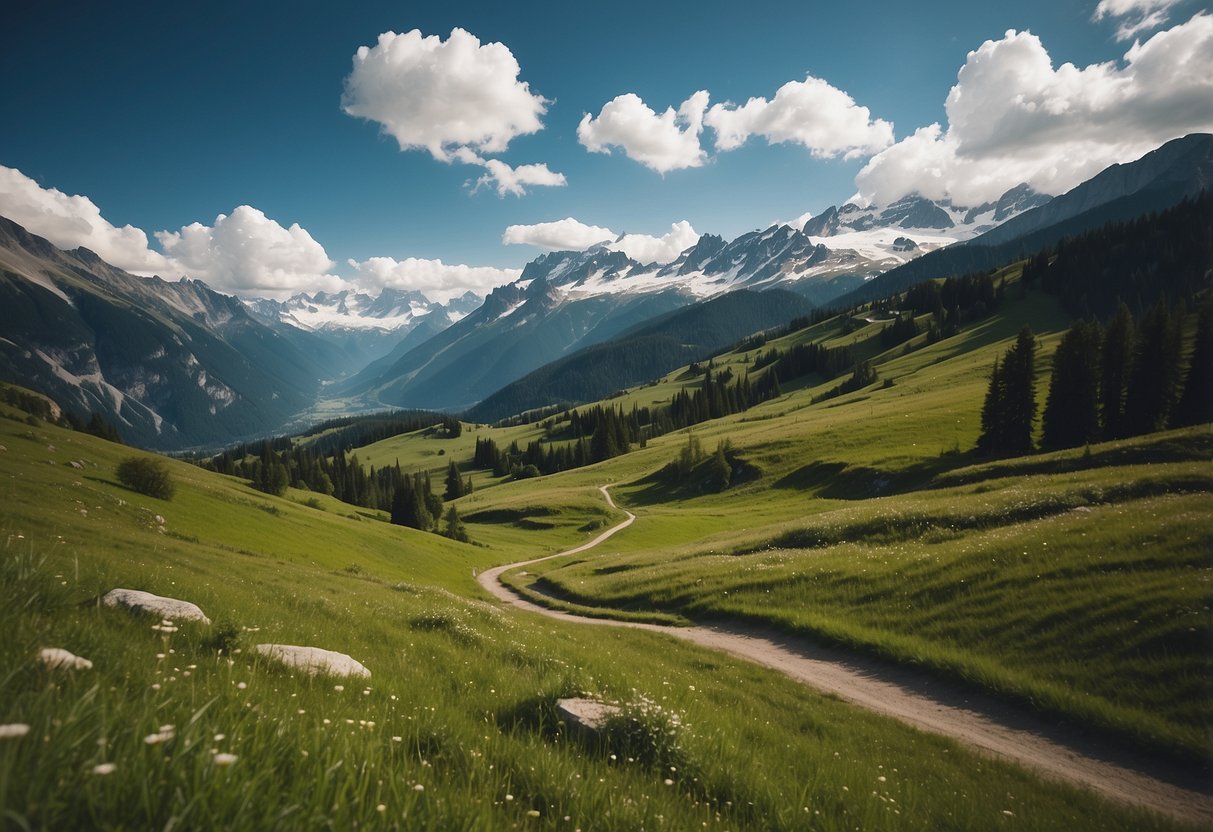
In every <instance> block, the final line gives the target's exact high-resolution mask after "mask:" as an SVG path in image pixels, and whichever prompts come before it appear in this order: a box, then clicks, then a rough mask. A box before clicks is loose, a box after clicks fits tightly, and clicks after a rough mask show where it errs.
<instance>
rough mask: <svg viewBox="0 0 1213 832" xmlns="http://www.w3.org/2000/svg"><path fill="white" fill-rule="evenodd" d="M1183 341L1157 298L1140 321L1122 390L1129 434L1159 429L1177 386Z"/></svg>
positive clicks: (1162, 425)
mask: <svg viewBox="0 0 1213 832" xmlns="http://www.w3.org/2000/svg"><path fill="white" fill-rule="evenodd" d="M1181 346H1182V342H1181V341H1180V333H1179V326H1178V325H1177V324H1176V322H1175V319H1174V318H1173V317H1172V316H1171V310H1170V309H1168V308H1167V306H1166V304H1165V303H1163V302H1162V301H1159V302H1158V303H1156V304H1155V305H1154V307H1153V308H1151V309H1150V311H1149V312H1148V313H1146V317H1145V319H1144V320H1143V321H1142V322H1141V329H1140V331H1139V336H1138V339H1137V349H1135V350H1134V352H1133V371H1132V373H1131V374H1130V376H1129V385H1128V388H1127V390H1126V393H1125V428H1126V430H1127V431H1128V433H1129V435H1130V436H1137V435H1140V434H1144V433H1152V432H1153V431H1156V430H1162V428H1164V427H1165V426H1166V424H1167V418H1168V417H1169V416H1170V414H1171V408H1172V407H1173V406H1174V404H1175V400H1176V398H1177V396H1176V394H1177V392H1178V388H1179V356H1180V349H1181Z"/></svg>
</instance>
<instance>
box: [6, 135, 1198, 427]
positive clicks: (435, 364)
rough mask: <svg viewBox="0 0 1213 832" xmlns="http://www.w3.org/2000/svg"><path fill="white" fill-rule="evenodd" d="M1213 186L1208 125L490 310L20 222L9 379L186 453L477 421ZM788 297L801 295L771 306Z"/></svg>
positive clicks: (530, 283)
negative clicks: (998, 185) (1062, 166)
mask: <svg viewBox="0 0 1213 832" xmlns="http://www.w3.org/2000/svg"><path fill="white" fill-rule="evenodd" d="M1211 182H1213V136H1209V135H1207V134H1197V135H1192V136H1187V137H1185V138H1182V139H1176V140H1174V141H1171V142H1168V143H1167V144H1165V145H1163V146H1162V147H1160V148H1158V149H1157V150H1155V151H1153V152H1151V153H1149V154H1147V155H1146V156H1145V157H1143V158H1142V159H1140V160H1138V161H1136V162H1133V163H1129V164H1125V165H1114V166H1112V167H1111V168H1108V169H1107V170H1105V171H1103V172H1101V173H1100V174H1098V175H1097V176H1095V177H1093V178H1092V179H1091V180H1088V181H1087V182H1085V183H1083V184H1081V185H1079V186H1078V187H1076V188H1074V189H1073V190H1071V191H1070V192H1068V193H1066V194H1063V195H1061V196H1058V197H1056V198H1050V197H1048V196H1047V195H1044V194H1039V193H1036V192H1035V191H1032V190H1031V189H1030V188H1028V187H1027V186H1019V187H1017V188H1013V189H1011V190H1010V191H1008V192H1007V193H1006V194H1004V195H1003V196H1002V197H1001V198H1000V199H998V200H996V201H994V202H992V203H987V204H985V205H979V206H972V207H964V206H956V205H953V204H951V203H949V202H947V201H932V200H928V199H925V198H923V197H921V196H909V197H906V198H904V199H901V200H898V201H897V202H895V203H893V204H891V205H888V206H861V205H857V204H853V203H848V204H844V205H842V206H839V207H831V208H829V209H827V210H825V211H823V212H822V213H821V214H819V215H817V216H815V217H812V218H810V219H808V220H807V221H805V222H803V223H800V224H799V227H797V226H794V225H792V224H788V223H779V224H775V225H772V226H770V227H769V228H766V229H763V230H760V231H752V232H749V233H747V234H743V235H741V236H740V237H738V238H736V239H734V240H731V241H726V240H725V239H723V238H722V237H719V236H715V235H711V234H705V235H703V236H701V237H700V238H699V239H698V240H697V241H696V243H695V244H694V245H692V246H690V247H689V248H687V249H686V250H684V251H683V252H681V253H680V254H679V256H678V257H677V258H675V259H674V260H673V261H671V262H668V263H640V262H638V261H636V260H634V259H632V258H630V257H628V256H627V255H626V254H625V253H623V252H621V251H616V250H613V249H611V248H610V247H609V245H596V246H592V247H590V248H588V249H586V250H584V251H554V252H549V253H546V254H543V255H541V256H539V257H537V258H535V259H534V260H533V261H531V262H530V263H528V264H527V265H526V267H525V268H524V269H523V271H522V274H521V275H520V276H519V278H518V279H517V280H515V281H513V282H511V283H508V284H505V285H503V286H499V287H497V288H496V289H494V290H493V291H491V292H490V293H489V294H488V296H487V297H486V298H484V299H483V301H481V300H480V298H478V297H476V296H475V295H472V294H471V293H468V294H465V295H464V296H462V297H459V298H456V299H454V300H452V301H450V302H448V303H445V304H439V303H434V302H432V301H430V300H429V299H428V298H426V297H425V296H424V295H422V294H421V293H418V292H412V291H406V290H398V289H392V288H388V289H384V290H382V292H381V293H380V294H379V295H378V296H372V295H370V294H369V293H366V292H357V291H346V292H340V293H317V294H310V295H309V294H299V295H296V296H294V297H292V298H290V299H288V300H286V301H275V300H265V299H259V300H248V301H240V300H238V299H236V298H233V297H230V296H227V295H223V294H220V293H218V292H215V291H214V290H212V289H210V288H209V287H207V286H206V285H205V284H204V283H201V282H200V281H197V280H182V281H180V282H168V281H164V280H160V279H159V278H142V277H136V276H134V275H130V274H128V273H126V272H124V271H122V270H120V269H117V268H114V267H113V266H110V265H109V264H107V263H105V262H104V261H102V260H101V259H100V258H99V257H97V255H96V254H94V253H93V252H91V251H89V250H87V249H75V250H72V251H64V250H61V249H58V248H56V247H55V246H54V245H52V244H51V243H49V242H48V241H47V240H45V239H43V238H41V237H38V236H37V235H34V234H31V233H29V232H27V231H26V230H25V229H24V228H22V227H21V226H19V225H17V224H16V223H13V222H11V221H8V220H5V219H2V218H0V327H2V330H0V332H2V337H0V379H2V380H7V381H14V382H17V383H19V384H23V385H25V386H28V387H31V388H33V389H36V390H39V391H41V392H44V393H46V394H48V395H50V396H51V397H52V398H54V399H55V400H56V401H57V402H59V403H60V405H61V406H63V407H64V408H66V409H67V410H69V411H71V412H73V413H76V414H77V415H80V416H85V417H86V416H87V415H88V414H89V413H90V412H93V411H95V412H98V413H100V414H102V415H103V416H105V417H106V418H107V419H108V420H110V421H111V422H113V423H114V424H115V425H116V426H117V427H118V429H119V430H120V432H121V433H122V434H123V436H124V437H125V438H126V439H127V440H128V441H131V442H136V443H138V444H141V445H145V446H147V447H153V448H158V449H167V450H171V449H181V448H186V447H191V446H199V445H207V444H214V443H221V442H223V443H226V442H230V441H232V440H233V439H234V438H240V437H244V436H251V435H264V434H266V433H269V432H273V431H275V430H277V429H279V428H280V427H281V426H283V425H284V424H286V423H287V422H289V421H290V420H292V419H295V418H297V417H298V416H299V415H300V414H301V413H304V412H305V411H307V410H308V409H309V408H312V407H313V406H315V405H316V403H317V402H318V401H319V400H322V399H323V400H326V401H328V402H329V403H330V405H331V406H330V407H328V408H327V410H328V412H330V413H331V412H334V411H341V410H354V409H359V410H365V409H370V408H382V407H385V406H404V407H421V408H430V409H446V410H452V411H454V410H464V409H467V408H470V407H472V406H473V405H476V404H477V403H478V402H482V401H484V402H485V405H484V406H482V407H481V408H479V409H478V410H476V411H473V412H474V413H475V414H477V415H478V416H479V417H480V418H485V419H488V418H496V417H497V416H499V415H504V414H505V413H506V411H511V410H514V411H516V410H519V409H526V408H528V407H536V406H542V405H544V404H551V403H554V402H567V401H573V400H579V399H582V398H583V397H588V398H596V397H598V396H601V395H604V394H605V393H607V392H609V389H607V390H604V389H603V387H604V385H605V386H606V387H607V388H611V385H617V386H623V385H625V384H634V383H637V382H638V381H642V380H643V376H642V375H641V376H639V377H638V374H643V373H646V372H655V373H660V372H663V371H664V370H663V369H660V368H662V367H664V365H665V364H667V363H668V361H670V360H674V357H675V356H677V357H678V358H679V363H683V361H684V360H687V359H688V357H693V356H695V355H698V354H701V353H702V351H703V350H704V349H707V348H716V347H719V346H720V345H721V343H727V342H728V341H729V340H735V339H736V338H737V337H741V336H742V335H744V334H746V333H745V332H741V331H740V330H738V329H737V327H742V328H744V327H745V326H749V327H751V328H750V329H749V330H747V331H753V330H754V329H762V328H766V327H769V326H776V325H778V324H780V323H781V322H783V321H786V320H787V319H789V318H791V317H793V316H796V315H800V314H804V313H805V311H806V310H809V309H811V308H813V307H815V306H824V305H835V306H842V305H847V304H850V303H855V302H859V301H862V300H865V299H871V298H873V297H877V296H883V295H886V294H889V293H891V292H895V291H901V290H903V289H904V288H906V287H907V286H909V285H912V284H913V283H916V282H918V281H921V280H924V279H928V278H931V277H937V276H943V275H947V274H957V273H963V272H971V271H980V270H988V269H990V268H993V267H996V266H998V265H1002V264H1004V263H1006V262H1010V261H1011V260H1014V259H1017V258H1019V257H1023V256H1025V255H1027V254H1031V253H1034V252H1035V251H1038V250H1040V249H1041V248H1043V247H1046V246H1048V245H1051V244H1053V243H1054V242H1056V241H1057V240H1058V239H1060V237H1061V236H1063V235H1067V234H1074V233H1078V232H1081V231H1083V230H1087V229H1090V228H1094V227H1097V226H1099V225H1102V224H1103V223H1104V222H1106V221H1108V220H1109V219H1124V218H1129V217H1133V216H1138V215H1141V214H1142V213H1146V212H1149V211H1156V210H1160V209H1162V208H1165V207H1167V206H1169V205H1174V204H1176V203H1178V202H1179V201H1181V200H1183V199H1184V198H1186V197H1190V196H1192V195H1194V194H1196V193H1199V192H1200V191H1201V190H1203V189H1207V188H1208V187H1209V186H1210V183H1211ZM742 290H744V291H742ZM772 290H778V292H779V294H778V295H773V296H772V298H776V297H777V298H781V299H782V302H779V303H776V302H770V303H769V302H766V301H764V300H761V299H758V300H756V299H755V294H756V293H767V292H771V291H772ZM788 293H794V295H796V296H798V298H797V299H796V300H791V299H790V298H791V295H790V294H788ZM768 300H770V299H768ZM706 302H711V306H710V307H705V310H706V311H704V312H702V313H693V314H690V315H689V316H680V315H679V314H678V312H679V310H686V309H688V308H694V307H695V306H703V305H704V304H705V303H706ZM781 318H782V320H781ZM708 320H710V321H715V323H714V324H713V325H712V326H713V327H715V328H716V329H717V330H718V332H716V333H715V334H714V335H712V336H711V337H705V336H704V335H703V332H704V327H703V325H702V322H703V321H708ZM695 321H699V322H701V323H700V324H695V323H694V322H695ZM734 324H735V326H734ZM697 326H698V329H696V327H697ZM688 327H690V330H688V329H687V328H688ZM735 330H737V331H735ZM688 331H695V332H697V333H698V334H697V335H696V336H695V337H693V338H691V337H687V336H686V332H688ZM721 338H724V339H725V341H724V342H720V339H721ZM591 348H594V350H593V351H592V352H590V351H589V350H590V349H591ZM637 349H639V350H641V352H643V353H644V354H645V355H647V356H648V358H646V359H644V360H638V359H637V356H638V355H639V353H637V352H635V350H637ZM646 351H647V352H646ZM552 362H561V363H559V364H557V365H553V366H551V367H548V366H547V365H550V364H552ZM545 368H546V369H545ZM541 370H542V372H540V371H541ZM536 373H538V375H534V374H536ZM596 376H597V377H598V380H597V381H594V380H593V379H594V378H595V377H596ZM524 379H525V381H523V382H521V383H520V385H518V386H515V387H513V388H511V389H510V390H509V391H508V392H506V391H503V388H507V387H509V386H510V385H512V384H513V383H514V382H518V381H519V380H524ZM611 389H613V388H611ZM498 391H503V392H502V393H501V394H500V395H498V396H495V397H494V394H496V393H497V392H498Z"/></svg>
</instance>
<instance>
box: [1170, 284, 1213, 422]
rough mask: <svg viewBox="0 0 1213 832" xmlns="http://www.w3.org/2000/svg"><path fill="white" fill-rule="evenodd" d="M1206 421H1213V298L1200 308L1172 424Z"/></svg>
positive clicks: (1172, 416)
mask: <svg viewBox="0 0 1213 832" xmlns="http://www.w3.org/2000/svg"><path fill="white" fill-rule="evenodd" d="M1205 422H1213V300H1211V301H1206V302H1205V304H1204V306H1202V307H1201V308H1200V312H1199V316H1198V318H1197V321H1196V343H1195V344H1193V346H1192V359H1191V361H1189V362H1188V373H1187V376H1186V377H1185V380H1184V389H1183V394H1182V395H1181V396H1180V397H1179V402H1178V403H1177V404H1176V405H1175V410H1174V411H1173V412H1172V413H1171V426H1172V427H1184V426H1186V425H1201V424H1204V423H1205Z"/></svg>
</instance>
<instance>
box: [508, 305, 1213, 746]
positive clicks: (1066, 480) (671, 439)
mask: <svg viewBox="0 0 1213 832" xmlns="http://www.w3.org/2000/svg"><path fill="white" fill-rule="evenodd" d="M1010 294H1012V295H1014V294H1017V292H1014V291H1013V292H1011V293H1010ZM1005 312H1006V314H1005V315H1002V316H999V317H995V318H991V319H989V320H986V321H983V322H980V323H978V324H976V325H974V326H972V327H970V328H969V329H966V330H965V331H963V332H962V333H961V334H960V335H959V336H957V337H955V338H950V339H946V340H944V341H942V342H939V343H937V344H935V345H931V346H926V347H923V348H921V349H917V350H914V351H912V352H910V353H909V354H901V351H899V350H894V351H892V354H888V355H886V356H885V357H884V358H883V359H882V360H881V363H880V364H879V367H878V368H879V371H880V374H881V377H882V378H890V379H893V381H894V384H893V386H892V387H889V388H882V387H881V386H880V385H879V384H877V385H876V386H874V387H872V388H869V389H867V390H862V391H859V392H857V393H854V394H851V395H848V396H843V397H840V398H839V399H836V400H833V401H830V402H825V403H821V404H817V405H813V404H811V397H812V396H813V395H814V394H816V393H819V392H820V391H821V390H823V389H824V388H825V386H826V385H820V386H818V387H806V388H804V389H801V390H798V391H794V392H792V393H790V394H788V395H785V396H783V397H781V398H780V399H778V400H776V401H773V402H768V403H765V404H763V405H761V406H759V407H757V408H754V409H752V410H751V411H749V412H747V413H745V414H739V415H736V416H733V417H729V418H726V419H722V420H717V421H715V422H711V423H706V424H704V425H699V426H696V427H695V428H694V432H695V434H696V435H697V436H699V438H700V441H701V442H702V444H703V446H704V447H705V448H708V449H711V448H713V447H714V446H715V443H716V442H718V441H721V440H723V439H726V438H727V439H728V440H729V441H730V442H732V444H733V445H734V447H735V448H737V449H738V451H739V453H740V454H741V455H742V457H743V458H745V459H746V460H747V461H748V462H749V463H751V464H752V465H754V466H755V467H756V468H757V469H758V471H759V472H760V476H759V477H758V478H757V479H756V480H754V481H750V482H747V483H745V484H742V485H739V486H738V487H736V488H733V489H730V490H728V491H726V492H724V493H721V494H702V495H698V496H696V495H693V494H692V495H689V496H688V495H687V494H686V493H685V492H682V491H676V490H675V489H673V488H671V487H670V486H669V485H668V484H665V483H664V482H662V481H661V479H660V478H658V477H656V476H654V475H655V472H656V471H658V470H659V469H660V467H661V466H662V465H664V464H665V463H666V462H668V461H669V460H670V459H672V458H673V457H674V456H675V454H676V453H677V451H678V448H679V447H680V446H681V445H682V444H683V443H685V441H686V437H685V433H684V432H680V433H678V434H675V435H672V436H666V437H662V438H660V439H657V440H655V441H653V442H651V443H650V444H649V447H648V448H646V449H643V450H638V451H634V452H632V453H631V454H628V455H627V456H626V457H623V458H620V459H618V460H612V461H610V462H609V463H605V464H602V465H600V466H594V467H593V468H591V469H584V470H583V471H580V472H570V473H568V474H563V475H560V476H559V477H554V478H549V479H550V480H551V481H552V482H553V483H555V482H565V483H588V482H590V481H598V482H603V481H607V480H610V479H613V480H614V481H616V482H618V483H619V484H618V485H617V486H616V488H615V489H614V492H613V493H614V494H615V496H616V499H617V500H618V501H619V502H620V505H623V506H625V507H629V508H632V509H633V510H634V511H636V512H637V514H638V515H639V516H638V519H637V521H636V523H635V524H634V525H633V526H632V528H630V529H629V530H628V531H627V532H626V533H625V534H622V535H618V536H616V537H615V538H612V539H611V540H610V541H608V542H607V543H606V544H604V545H603V546H602V547H600V548H599V549H596V550H595V551H594V552H590V553H585V554H582V555H577V556H574V557H571V558H568V559H560V560H557V561H552V562H549V563H546V564H540V565H536V566H535V567H531V568H528V572H529V573H530V575H529V576H527V578H526V579H518V578H517V577H516V576H515V577H511V576H507V579H508V580H510V581H511V582H512V583H513V584H514V585H515V586H517V587H519V588H520V589H522V590H524V591H532V592H535V591H536V590H538V592H536V594H535V598H536V600H540V601H543V602H544V603H549V604H556V605H558V606H560V605H576V606H577V607H579V608H592V609H594V610H595V614H596V615H611V614H613V613H612V610H616V611H619V612H618V614H619V615H621V616H625V617H629V618H635V617H637V616H642V617H643V616H645V615H648V616H657V617H661V616H664V617H665V620H670V621H678V620H693V619H702V618H706V617H728V618H740V619H744V620H747V621H755V622H760V623H764V624H773V625H776V626H779V627H783V628H785V629H789V630H793V631H796V632H800V633H803V634H806V635H809V636H812V637H815V638H821V639H826V640H829V641H832V642H839V643H843V644H847V645H850V646H853V647H856V648H859V649H862V650H865V651H869V652H875V653H878V654H881V655H884V656H887V657H890V658H893V659H896V660H899V661H906V662H912V663H916V664H919V665H926V666H930V667H933V668H935V669H937V670H938V671H939V672H941V673H944V674H947V675H950V676H953V677H960V678H963V679H965V680H968V681H970V682H972V683H975V684H978V685H980V686H982V687H985V688H987V689H989V690H993V691H995V692H998V693H1000V694H1004V695H1007V696H1010V697H1012V698H1015V699H1018V700H1021V701H1027V702H1029V703H1031V704H1032V705H1034V706H1036V707H1039V708H1041V709H1044V710H1047V711H1049V712H1052V713H1056V714H1061V715H1063V716H1065V717H1066V718H1069V719H1077V720H1079V721H1081V722H1083V723H1085V724H1087V725H1091V726H1095V727H1098V728H1100V729H1102V730H1111V731H1114V732H1115V733H1117V734H1118V735H1120V736H1123V737H1126V738H1128V739H1129V740H1130V741H1132V742H1136V743H1139V744H1143V745H1145V746H1148V747H1150V748H1159V747H1161V748H1165V749H1168V750H1171V751H1173V752H1177V753H1180V754H1183V755H1189V756H1197V757H1200V758H1201V759H1203V760H1204V761H1205V762H1206V764H1207V763H1208V762H1209V760H1210V757H1211V756H1213V755H1211V753H1210V748H1211V744H1210V739H1209V737H1210V730H1211V727H1213V695H1211V691H1210V687H1209V684H1208V682H1207V680H1208V679H1210V678H1213V662H1211V660H1210V651H1209V645H1210V644H1211V643H1213V620H1211V619H1210V616H1209V607H1211V606H1213V587H1210V574H1211V570H1213V556H1211V553H1213V537H1211V535H1210V531H1209V530H1210V529H1213V505H1211V503H1210V500H1209V493H1210V491H1213V484H1211V474H1210V471H1211V468H1210V464H1209V463H1210V461H1211V460H1213V449H1211V439H1210V436H1211V435H1210V431H1209V428H1208V427H1207V426H1206V427H1202V428H1196V429H1190V430H1187V431H1180V432H1174V433H1171V434H1162V435H1158V436H1154V437H1144V438H1140V439H1135V440H1131V441H1125V442H1117V443H1108V444H1106V445H1099V446H1095V447H1093V448H1092V449H1091V451H1090V452H1089V453H1084V452H1083V451H1082V450H1074V451H1069V452H1065V453H1059V454H1039V455H1033V456H1031V457H1027V458H1024V459H1021V460H1008V461H1000V462H996V463H989V462H984V461H982V460H980V459H978V458H976V457H975V456H973V454H972V452H971V450H970V449H971V448H972V447H973V445H974V442H975V439H976V436H977V432H978V427H979V425H978V412H979V409H980V403H981V398H982V396H983V394H984V392H985V387H986V382H987V379H988V374H989V368H990V365H991V364H992V363H993V360H994V358H995V356H997V355H1000V354H1001V353H1002V352H1003V351H1004V350H1005V349H1006V347H1007V346H1008V344H1009V343H1010V341H1011V340H1012V339H1013V338H1014V335H1015V333H1016V332H1017V330H1018V328H1019V327H1020V326H1021V325H1022V323H1023V322H1024V321H1027V322H1029V323H1031V325H1032V326H1033V328H1034V329H1035V330H1036V331H1037V333H1038V335H1039V336H1040V343H1041V350H1040V353H1039V354H1038V356H1037V368H1038V369H1037V381H1038V401H1043V398H1044V391H1045V389H1046V386H1047V382H1048V372H1049V359H1050V356H1051V352H1052V350H1053V349H1054V348H1055V346H1056V342H1057V338H1058V333H1059V332H1060V331H1062V329H1064V327H1065V325H1066V319H1065V316H1063V315H1061V314H1060V313H1059V312H1058V310H1057V309H1056V306H1055V305H1054V303H1053V301H1052V300H1051V299H1050V298H1048V297H1046V296H1043V295H1039V294H1035V293H1033V294H1029V296H1028V297H1027V298H1026V299H1022V300H1021V299H1010V300H1008V302H1007V309H1006V310H1005ZM795 337H798V336H796V335H793V336H788V338H795ZM511 487H512V486H503V488H507V489H508V488H511ZM504 493H507V492H505V491H503V492H501V494H502V495H504ZM498 496H499V493H498V492H497V491H494V492H492V493H490V494H487V495H486V496H485V497H484V499H485V500H488V501H492V500H494V499H497V498H498ZM1088 508H1090V509H1091V511H1090V513H1087V512H1086V509H1088ZM1074 509H1079V511H1077V512H1075V511H1073V510H1074ZM1037 575H1040V576H1041V577H1040V578H1037V577H1036V576H1037ZM544 596H548V597H546V598H545V597H544ZM553 597H554V598H555V599H560V600H559V601H554V600H553ZM561 602H563V604H562V603H561Z"/></svg>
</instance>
